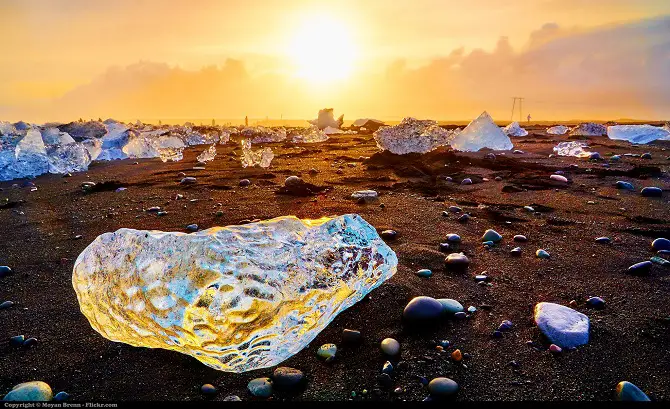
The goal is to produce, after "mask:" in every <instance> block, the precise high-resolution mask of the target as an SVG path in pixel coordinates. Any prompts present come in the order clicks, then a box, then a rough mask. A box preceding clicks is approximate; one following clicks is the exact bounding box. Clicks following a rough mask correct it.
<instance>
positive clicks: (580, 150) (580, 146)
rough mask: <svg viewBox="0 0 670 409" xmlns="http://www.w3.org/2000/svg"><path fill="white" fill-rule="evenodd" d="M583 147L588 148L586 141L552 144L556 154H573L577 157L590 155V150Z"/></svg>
mask: <svg viewBox="0 0 670 409" xmlns="http://www.w3.org/2000/svg"><path fill="white" fill-rule="evenodd" d="M584 148H588V144H587V143H586V142H580V141H573V142H561V143H559V144H558V145H556V146H554V152H555V153H556V154H557V155H558V156H575V157H577V158H588V157H590V156H591V152H589V151H586V150H584Z"/></svg>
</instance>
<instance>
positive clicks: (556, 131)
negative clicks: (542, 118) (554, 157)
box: [547, 125, 570, 135]
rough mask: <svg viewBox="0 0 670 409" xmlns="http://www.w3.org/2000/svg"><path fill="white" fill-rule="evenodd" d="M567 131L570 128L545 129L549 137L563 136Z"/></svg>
mask: <svg viewBox="0 0 670 409" xmlns="http://www.w3.org/2000/svg"><path fill="white" fill-rule="evenodd" d="M569 130H570V128H568V127H567V126H565V125H557V126H552V127H551V128H547V133H548V134H549V135H565V134H566V133H567V132H568V131H569Z"/></svg>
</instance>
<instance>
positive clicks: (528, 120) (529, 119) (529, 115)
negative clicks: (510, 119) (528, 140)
mask: <svg viewBox="0 0 670 409" xmlns="http://www.w3.org/2000/svg"><path fill="white" fill-rule="evenodd" d="M528 123H530V114H528Z"/></svg>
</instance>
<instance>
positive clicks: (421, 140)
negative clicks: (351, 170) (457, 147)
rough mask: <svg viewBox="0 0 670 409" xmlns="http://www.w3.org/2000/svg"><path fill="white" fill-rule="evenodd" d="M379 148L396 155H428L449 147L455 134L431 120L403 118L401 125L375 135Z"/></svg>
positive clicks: (379, 130)
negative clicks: (438, 149) (434, 150)
mask: <svg viewBox="0 0 670 409" xmlns="http://www.w3.org/2000/svg"><path fill="white" fill-rule="evenodd" d="M373 136H374V138H375V142H377V146H378V147H379V149H381V150H383V151H384V150H387V151H389V152H391V153H394V154H396V155H404V154H407V153H426V152H430V151H432V150H433V149H435V148H437V147H438V146H444V145H448V144H449V141H450V139H452V138H453V133H452V132H450V131H448V130H446V129H444V128H441V127H440V126H438V125H437V122H436V121H432V120H429V119H426V120H420V119H415V118H410V117H407V118H403V120H402V121H401V122H400V124H398V125H395V126H386V127H383V128H380V129H378V130H377V131H375V133H374V134H373Z"/></svg>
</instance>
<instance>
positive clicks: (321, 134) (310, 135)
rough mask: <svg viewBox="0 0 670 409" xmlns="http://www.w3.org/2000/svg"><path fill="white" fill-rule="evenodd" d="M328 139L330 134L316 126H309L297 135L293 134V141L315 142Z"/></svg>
mask: <svg viewBox="0 0 670 409" xmlns="http://www.w3.org/2000/svg"><path fill="white" fill-rule="evenodd" d="M326 129H328V128H326ZM338 131H339V129H338ZM340 132H342V131H340ZM327 140H328V135H327V134H326V132H325V131H321V130H319V128H317V127H316V126H310V127H309V128H307V130H305V131H302V132H300V133H298V134H297V135H294V136H293V143H315V142H324V141H327Z"/></svg>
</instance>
